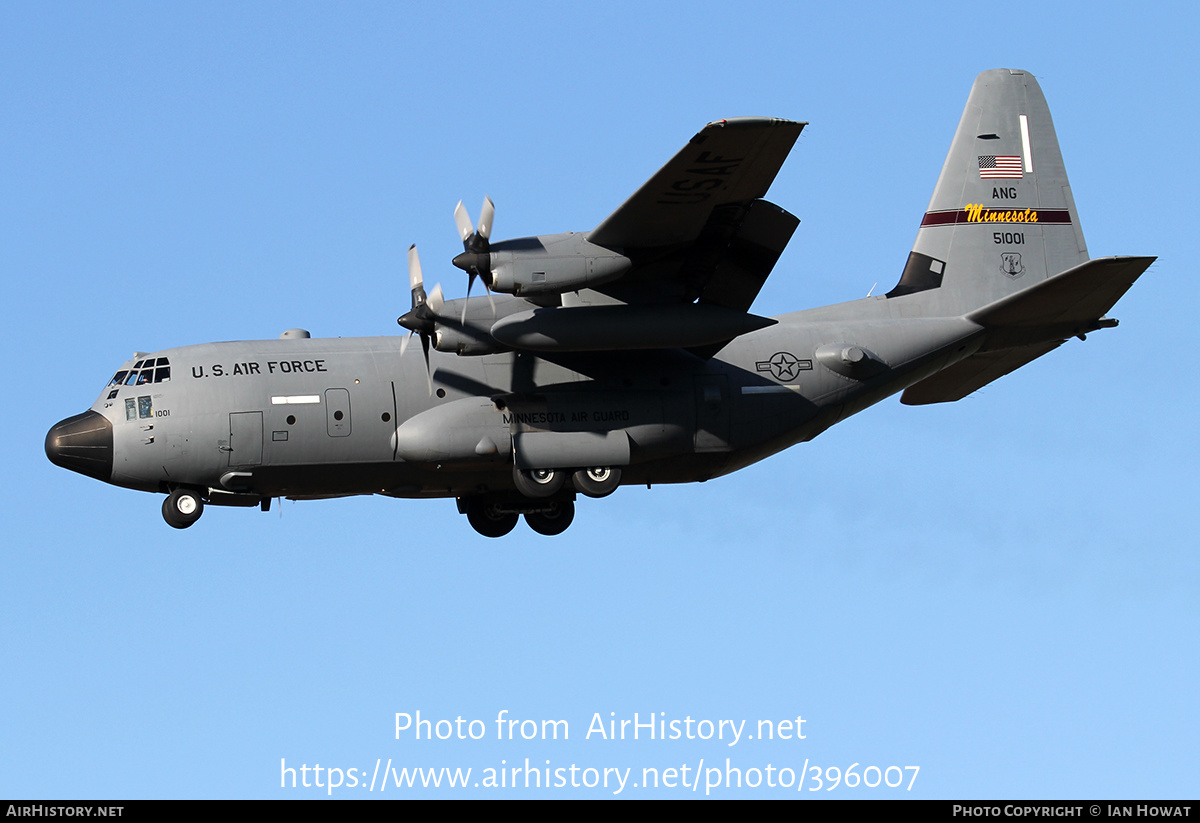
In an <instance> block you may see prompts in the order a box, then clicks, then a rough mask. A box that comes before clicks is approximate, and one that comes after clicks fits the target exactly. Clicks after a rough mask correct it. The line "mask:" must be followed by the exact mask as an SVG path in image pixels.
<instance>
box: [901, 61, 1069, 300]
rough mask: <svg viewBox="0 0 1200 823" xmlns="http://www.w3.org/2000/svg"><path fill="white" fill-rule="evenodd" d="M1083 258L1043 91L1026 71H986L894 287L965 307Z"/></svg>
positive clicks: (999, 296)
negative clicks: (902, 272)
mask: <svg viewBox="0 0 1200 823" xmlns="http://www.w3.org/2000/svg"><path fill="white" fill-rule="evenodd" d="M1087 259H1088V253H1087V246H1086V245H1085V243H1084V240H1083V230H1082V229H1081V228H1080V225H1079V215H1078V214H1077V213H1076V211H1075V201H1074V199H1073V198H1072V197H1071V187H1070V185H1068V183H1067V172H1066V169H1065V168H1064V166H1063V161H1062V154H1061V152H1060V151H1059V148H1058V138H1057V137H1056V136H1055V133H1054V123H1053V122H1052V121H1051V120H1050V109H1049V108H1048V107H1047V106H1046V98H1045V97H1044V96H1043V95H1042V90H1041V88H1040V87H1039V86H1038V83H1037V80H1035V79H1034V77H1033V75H1031V74H1028V73H1026V72H1023V71H1017V70H1012V69H995V70H992V71H985V72H983V73H982V74H980V75H979V76H978V77H977V78H975V85H974V86H973V87H972V88H971V96H970V98H968V100H967V107H966V109H965V110H964V111H963V116H962V120H961V121H960V122H959V124H958V131H957V132H955V135H954V142H953V143H952V144H951V146H950V153H949V154H948V155H947V156H946V162H945V165H943V166H942V174H941V177H939V178H938V182H937V187H936V188H935V189H934V192H933V198H932V199H931V200H930V201H929V208H928V210H926V212H925V216H924V219H922V221H921V228H920V230H919V231H918V232H917V240H916V243H915V244H914V245H913V250H912V253H911V254H910V255H909V259H908V264H907V265H906V266H905V268H904V274H903V275H902V276H901V279H900V282H899V283H898V284H897V286H896V288H894V289H892V291H891V292H889V293H888V297H898V296H901V295H905V294H911V293H914V292H922V291H927V290H928V293H927V294H925V295H923V298H922V300H923V302H924V301H925V300H928V301H929V304H930V305H929V306H928V309H929V311H930V312H931V313H935V314H943V315H944V314H949V315H957V314H965V313H967V312H969V311H971V310H973V309H977V308H979V307H981V306H985V305H988V304H989V303H992V302H994V301H996V300H1000V299H1002V298H1004V297H1007V296H1009V295H1011V294H1015V293H1016V292H1020V291H1024V290H1025V289H1027V288H1029V287H1031V286H1034V285H1036V284H1037V283H1040V282H1042V281H1043V280H1045V279H1047V278H1048V277H1051V276H1053V275H1055V274H1058V273H1059V272H1063V271H1066V270H1067V269H1071V268H1074V267H1075V266H1078V265H1080V264H1081V263H1084V262H1086V261H1087Z"/></svg>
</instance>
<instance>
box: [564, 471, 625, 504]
mask: <svg viewBox="0 0 1200 823" xmlns="http://www.w3.org/2000/svg"><path fill="white" fill-rule="evenodd" d="M571 482H572V483H574V484H575V490H576V491H577V492H579V493H580V494H586V495H587V496H588V497H608V496H609V495H610V494H612V493H613V492H615V491H616V490H617V486H619V485H621V470H620V469H618V468H615V467H613V466H593V467H592V468H590V469H580V470H579V471H577V472H575V474H574V475H573V476H572V478H571Z"/></svg>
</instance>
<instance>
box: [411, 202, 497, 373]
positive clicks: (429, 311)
mask: <svg viewBox="0 0 1200 823" xmlns="http://www.w3.org/2000/svg"><path fill="white" fill-rule="evenodd" d="M495 216H496V206H495V204H493V203H492V199H491V198H490V197H484V198H483V208H482V209H481V211H480V213H479V225H478V227H476V226H474V225H472V223H471V216H470V215H469V214H467V209H466V207H465V206H463V204H462V201H461V200H460V201H458V205H457V206H456V207H455V209H454V222H455V223H456V224H457V225H458V234H459V237H460V238H461V239H462V242H463V248H464V249H465V251H464V252H463V253H462V254H460V255H458V256H457V257H455V258H454V261H453V262H454V265H455V266H457V267H458V268H460V269H463V270H464V271H466V272H467V275H468V278H467V297H470V296H471V286H472V285H473V284H474V283H475V278H476V277H479V278H480V279H481V280H483V284H484V288H485V289H487V296H488V303H489V304H490V305H491V307H492V314H493V315H494V314H495V313H496V304H495V302H494V301H493V300H492V291H491V289H490V288H489V286H490V285H491V281H492V273H491V268H490V263H491V261H490V256H491V255H490V244H489V242H488V238H489V237H490V236H491V233H492V220H493V219H494V218H495ZM408 282H409V285H410V287H411V288H412V309H410V310H409V311H407V312H405V313H404V314H403V315H402V316H400V317H399V318H397V320H396V322H397V323H399V324H400V325H401V326H403V327H404V328H406V329H408V330H409V332H411V334H409V335H408V337H405V338H404V340H403V341H402V342H401V343H400V355H401V356H402V357H403V356H404V351H405V349H407V348H408V341H409V340H410V339H412V335H413V334H416V335H419V336H420V338H421V351H422V352H423V353H424V355H425V377H426V380H427V382H428V383H429V392H430V394H432V393H433V377H432V375H431V373H430V365H429V346H430V341H431V340H432V341H434V342H435V343H436V340H437V324H438V321H439V320H441V321H442V322H443V323H444V322H445V321H446V318H445V316H442V315H441V311H442V307H443V306H444V305H445V302H446V301H445V299H444V298H443V296H442V286H441V284H440V283H439V284H437V285H435V286H434V287H433V290H432V291H431V292H430V293H429V294H428V295H426V294H425V282H424V278H423V277H422V276H421V259H420V257H418V256H417V247H416V244H413V245H411V246H409V247H408ZM468 302H469V301H467V300H463V301H462V303H463V309H462V318H461V319H460V323H461V324H462V325H464V326H465V325H466V322H467V306H468Z"/></svg>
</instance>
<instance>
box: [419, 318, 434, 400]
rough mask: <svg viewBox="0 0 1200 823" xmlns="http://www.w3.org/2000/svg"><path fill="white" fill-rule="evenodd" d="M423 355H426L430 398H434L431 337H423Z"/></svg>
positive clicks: (426, 377)
mask: <svg viewBox="0 0 1200 823" xmlns="http://www.w3.org/2000/svg"><path fill="white" fill-rule="evenodd" d="M421 353H422V354H424V355H425V384H426V386H428V388H429V396H430V397H433V372H431V371H430V367H429V335H427V334H422V335H421Z"/></svg>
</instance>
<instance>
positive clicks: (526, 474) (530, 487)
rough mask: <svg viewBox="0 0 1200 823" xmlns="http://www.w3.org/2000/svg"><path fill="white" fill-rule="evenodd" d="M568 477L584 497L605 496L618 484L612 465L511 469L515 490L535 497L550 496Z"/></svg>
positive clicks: (619, 472) (617, 477)
mask: <svg viewBox="0 0 1200 823" xmlns="http://www.w3.org/2000/svg"><path fill="white" fill-rule="evenodd" d="M568 477H570V478H571V484H572V485H573V486H574V487H575V490H576V491H578V492H579V493H580V494H586V495H587V496H588V497H607V496H608V495H610V494H612V493H613V492H615V491H616V490H617V486H619V485H621V470H620V469H619V468H617V467H616V466H593V467H591V468H587V469H580V470H579V471H577V472H574V473H573V474H572V473H571V471H570V470H569V469H513V485H514V486H516V487H517V491H519V492H520V493H521V494H522V495H524V496H525V497H531V498H533V499H535V500H538V499H542V498H545V497H553V496H554V495H555V494H557V493H558V492H559V491H560V490H561V489H562V487H563V485H564V484H565V483H566V480H567V478H568Z"/></svg>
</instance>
